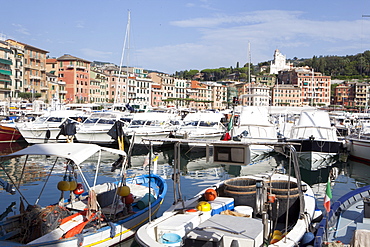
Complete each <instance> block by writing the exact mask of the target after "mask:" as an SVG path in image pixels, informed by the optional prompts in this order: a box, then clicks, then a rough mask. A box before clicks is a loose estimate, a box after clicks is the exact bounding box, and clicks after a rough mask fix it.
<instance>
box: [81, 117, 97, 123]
mask: <svg viewBox="0 0 370 247" xmlns="http://www.w3.org/2000/svg"><path fill="white" fill-rule="evenodd" d="M98 120H99V118H88V119H86V121H85V122H84V124H91V123H96V122H98Z"/></svg>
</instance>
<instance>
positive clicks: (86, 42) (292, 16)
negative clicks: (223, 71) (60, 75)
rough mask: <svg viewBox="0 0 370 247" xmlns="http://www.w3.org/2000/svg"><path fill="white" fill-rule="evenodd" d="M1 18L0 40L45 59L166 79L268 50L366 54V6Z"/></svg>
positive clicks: (165, 5) (294, 4)
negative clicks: (29, 48) (37, 51)
mask: <svg viewBox="0 0 370 247" xmlns="http://www.w3.org/2000/svg"><path fill="white" fill-rule="evenodd" d="M0 13H1V14H0V16H1V18H0V38H6V39H14V40H17V41H19V42H22V43H26V44H29V45H32V46H35V47H37V48H40V49H43V50H46V51H48V52H49V53H48V55H49V56H50V57H60V56H62V55H64V54H70V55H72V56H76V57H79V58H82V59H85V60H89V61H102V62H110V63H114V64H117V65H124V66H130V67H133V66H135V67H141V68H144V69H148V70H156V71H160V72H164V73H169V74H173V73H174V72H176V71H184V70H192V69H196V70H202V69H214V68H220V67H226V68H229V67H231V66H232V67H236V66H237V63H239V64H240V66H243V65H244V64H245V63H248V62H249V61H251V62H252V63H253V64H255V65H256V64H258V63H260V62H265V61H270V60H272V59H273V54H274V51H275V49H279V50H280V52H281V53H282V54H283V55H285V56H286V57H287V58H294V57H297V58H312V57H313V56H330V55H337V56H346V55H355V54H358V53H362V52H364V51H366V50H370V1H369V0H351V1H348V0H345V1H344V0H336V1H334V0H310V1H302V0H295V1H291V0H259V1H248V0H130V1H129V0H63V1H56V0H11V1H9V0H0ZM129 13H130V22H129V21H128V19H129V18H128V15H129ZM366 15H368V16H369V17H367V16H366ZM128 23H130V24H129V25H128ZM249 47H250V48H249Z"/></svg>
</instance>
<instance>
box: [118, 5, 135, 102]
mask: <svg viewBox="0 0 370 247" xmlns="http://www.w3.org/2000/svg"><path fill="white" fill-rule="evenodd" d="M130 21H131V12H130V11H128V17H127V26H126V34H125V39H124V42H123V46H122V53H121V61H120V65H119V71H118V82H117V84H116V95H115V99H114V103H117V99H118V95H119V92H120V90H119V84H120V82H121V73H122V65H123V59H124V57H125V49H126V42H127V41H128V40H129V33H130ZM128 43H129V42H128ZM127 57H128V56H127ZM127 88H128V68H127V71H126V87H125V100H126V103H127V92H128V90H127Z"/></svg>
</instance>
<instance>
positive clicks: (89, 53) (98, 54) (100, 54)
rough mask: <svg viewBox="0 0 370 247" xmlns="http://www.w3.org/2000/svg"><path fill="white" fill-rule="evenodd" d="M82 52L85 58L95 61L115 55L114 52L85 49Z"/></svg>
mask: <svg viewBox="0 0 370 247" xmlns="http://www.w3.org/2000/svg"><path fill="white" fill-rule="evenodd" d="M81 52H82V54H83V55H84V56H86V57H88V58H94V59H95V58H96V59H107V58H109V57H110V56H111V55H112V54H113V53H112V52H106V51H98V50H93V49H90V48H83V49H81Z"/></svg>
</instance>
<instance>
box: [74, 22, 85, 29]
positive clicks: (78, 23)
mask: <svg viewBox="0 0 370 247" xmlns="http://www.w3.org/2000/svg"><path fill="white" fill-rule="evenodd" d="M76 27H77V28H85V22H84V21H77V22H76Z"/></svg>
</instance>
